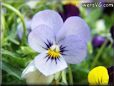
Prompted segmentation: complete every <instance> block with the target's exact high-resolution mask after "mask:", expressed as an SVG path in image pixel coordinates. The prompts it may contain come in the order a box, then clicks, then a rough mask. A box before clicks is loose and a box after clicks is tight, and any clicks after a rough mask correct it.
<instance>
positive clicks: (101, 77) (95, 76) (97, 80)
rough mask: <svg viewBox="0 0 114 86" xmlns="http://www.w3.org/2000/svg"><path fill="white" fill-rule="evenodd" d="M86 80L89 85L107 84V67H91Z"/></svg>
mask: <svg viewBox="0 0 114 86" xmlns="http://www.w3.org/2000/svg"><path fill="white" fill-rule="evenodd" d="M88 82H89V84H90V85H107V84H108V82H109V75H108V71H107V68H105V67H103V66H98V67H95V68H94V69H92V70H91V71H90V72H89V74H88Z"/></svg>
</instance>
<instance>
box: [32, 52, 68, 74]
mask: <svg viewBox="0 0 114 86" xmlns="http://www.w3.org/2000/svg"><path fill="white" fill-rule="evenodd" d="M47 59H48V57H46V53H42V54H39V55H38V56H37V57H36V58H35V60H34V62H35V67H36V68H38V69H39V71H40V72H41V73H43V74H44V75H45V76H49V75H52V74H55V73H57V72H59V71H61V70H64V69H65V68H66V67H67V64H66V62H65V60H64V58H62V57H60V58H59V60H57V64H56V62H55V60H51V59H49V60H48V61H47Z"/></svg>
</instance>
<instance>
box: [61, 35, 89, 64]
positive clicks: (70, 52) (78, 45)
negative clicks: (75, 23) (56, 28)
mask: <svg viewBox="0 0 114 86" xmlns="http://www.w3.org/2000/svg"><path fill="white" fill-rule="evenodd" d="M60 45H62V46H63V47H65V48H64V52H63V57H64V59H65V60H66V62H68V63H70V64H77V63H80V62H81V61H82V60H84V59H85V57H86V54H87V48H86V45H87V44H86V42H85V41H83V40H82V39H80V37H79V36H75V35H71V36H68V37H66V38H65V39H64V40H61V41H60Z"/></svg>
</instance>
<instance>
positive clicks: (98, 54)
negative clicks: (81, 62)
mask: <svg viewBox="0 0 114 86" xmlns="http://www.w3.org/2000/svg"><path fill="white" fill-rule="evenodd" d="M106 44H107V41H105V42H104V43H103V45H102V47H101V48H100V49H99V51H98V53H97V55H96V56H95V59H94V61H93V63H92V65H91V67H90V69H92V68H93V67H94V66H95V65H96V63H97V61H98V59H99V57H100V56H101V54H102V52H103V50H104V48H105V46H106Z"/></svg>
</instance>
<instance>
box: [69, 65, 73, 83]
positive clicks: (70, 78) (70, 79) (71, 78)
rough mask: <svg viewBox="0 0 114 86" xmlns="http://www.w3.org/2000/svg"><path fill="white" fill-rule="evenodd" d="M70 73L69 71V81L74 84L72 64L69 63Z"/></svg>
mask: <svg viewBox="0 0 114 86" xmlns="http://www.w3.org/2000/svg"><path fill="white" fill-rule="evenodd" d="M68 73H69V83H70V84H71V85H73V76H72V69H71V67H70V65H69V67H68Z"/></svg>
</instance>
